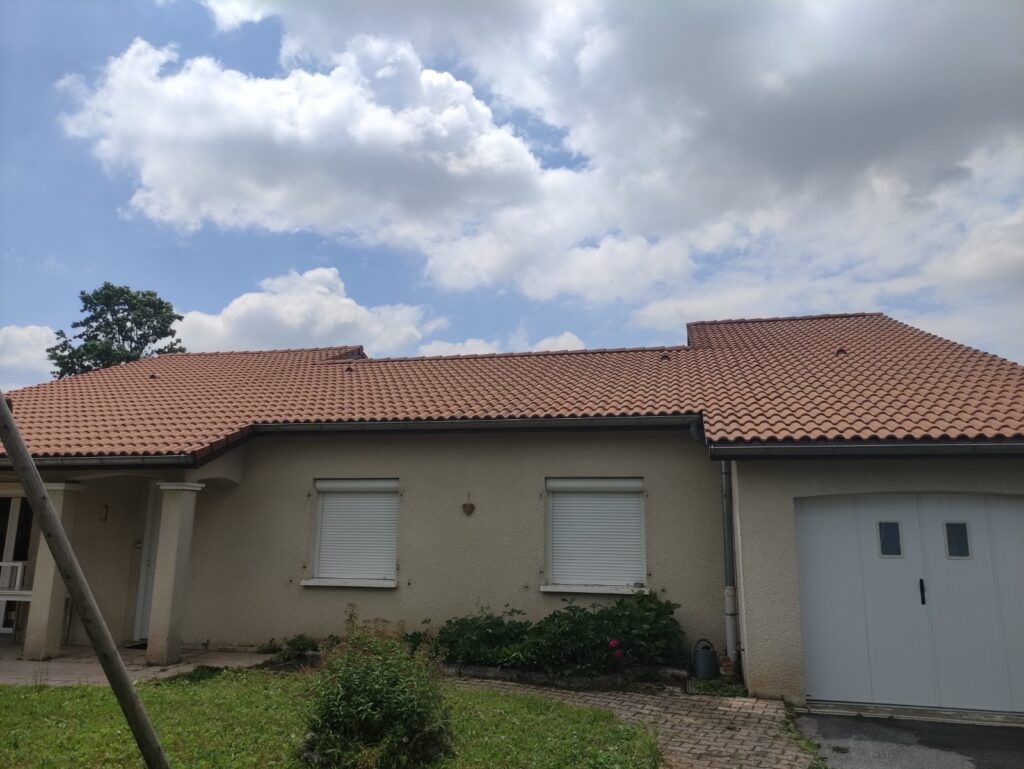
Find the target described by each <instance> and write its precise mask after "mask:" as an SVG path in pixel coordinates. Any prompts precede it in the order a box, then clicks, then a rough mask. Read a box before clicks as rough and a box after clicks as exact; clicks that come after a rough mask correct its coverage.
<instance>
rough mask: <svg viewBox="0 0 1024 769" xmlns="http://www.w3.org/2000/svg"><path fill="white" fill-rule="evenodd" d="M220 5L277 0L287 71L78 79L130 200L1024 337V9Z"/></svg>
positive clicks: (758, 308) (735, 311)
mask: <svg viewBox="0 0 1024 769" xmlns="http://www.w3.org/2000/svg"><path fill="white" fill-rule="evenodd" d="M205 4H206V5H207V6H208V7H209V8H210V10H211V12H212V14H213V16H214V18H215V20H216V23H217V25H218V27H219V28H221V29H223V30H229V29H233V28H235V27H237V26H239V25H241V24H245V23H250V22H257V21H260V20H262V19H265V18H268V17H271V16H276V17H278V20H279V21H280V23H281V26H282V29H283V33H284V37H283V40H282V45H281V50H280V61H281V63H282V65H283V69H285V70H286V71H287V74H285V75H281V76H279V77H273V78H257V77H251V76H248V75H245V74H243V73H241V72H238V71H234V70H231V69H229V68H226V67H225V66H223V65H222V64H220V63H218V62H215V61H213V60H210V59H206V58H196V59H191V60H189V61H186V62H184V63H183V64H182V65H181V66H180V67H179V66H178V64H177V60H176V54H175V53H174V51H173V49H156V48H154V47H152V46H150V45H149V44H148V43H145V42H143V41H136V42H135V43H134V44H133V45H132V46H131V47H130V48H129V49H128V50H127V51H125V52H124V53H123V54H121V55H120V56H118V57H115V58H113V59H112V60H111V61H110V62H109V63H108V65H107V67H106V68H105V70H104V71H103V73H102V75H101V77H100V78H99V80H98V81H96V82H95V83H92V84H89V83H86V82H85V81H83V80H81V79H74V78H73V79H70V80H67V81H65V87H66V89H67V90H68V92H69V93H70V94H72V95H73V96H74V97H75V98H76V99H77V105H76V107H75V108H74V109H73V110H72V112H71V113H70V114H69V115H68V116H67V118H66V120H65V128H66V130H67V132H68V133H69V134H70V135H72V136H76V137H79V138H81V139H84V140H86V141H88V142H90V143H91V146H92V148H93V151H94V153H95V154H96V155H97V157H99V158H100V159H101V160H102V161H103V162H104V163H105V164H106V165H107V166H108V167H110V168H111V169H127V170H128V171H129V172H131V173H132V174H134V175H135V178H136V191H135V194H134V196H133V198H132V201H131V208H132V210H134V211H136V212H137V213H139V214H141V215H145V216H147V217H150V218H153V219H156V220H158V221H164V222H169V223H172V224H174V225H176V226H180V227H184V228H187V229H188V228H195V227H199V226H202V225H203V224H205V223H212V224H214V225H217V226H220V227H228V228H233V227H234V228H237V227H254V228H261V229H265V230H270V231H275V232H281V231H296V230H306V231H313V232H317V233H321V234H325V235H328V236H332V237H340V238H346V239H351V240H355V241H359V242H362V243H368V244H383V245H386V246H391V247H398V248H401V249H406V250H410V251H413V252H418V253H419V254H421V255H422V258H423V263H424V272H425V274H426V276H427V277H428V278H429V279H430V280H431V281H433V282H434V283H435V284H436V285H437V286H439V287H441V288H444V289H449V290H469V289H477V288H480V287H488V286H489V287H495V288H504V287H506V286H512V287H514V288H515V289H516V290H518V291H520V292H522V293H523V294H525V295H527V296H529V297H531V298H535V299H542V300H552V299H556V298H560V297H565V296H569V297H579V298H582V299H583V300H585V301H586V302H588V303H601V302H604V303H610V302H617V303H624V304H625V305H627V307H629V308H631V310H632V311H633V316H634V321H635V322H636V323H637V324H640V325H644V326H650V327H655V328H658V329H664V330H666V331H669V330H671V331H672V332H673V333H674V334H676V335H679V336H681V335H682V329H683V323H684V322H685V321H686V320H693V319H697V318H699V317H711V318H714V317H722V316H724V315H746V316H749V315H755V314H791V313H796V312H809V311H837V310H846V309H884V310H887V311H890V312H894V313H896V314H902V316H903V317H908V318H909V317H911V316H913V317H917V316H920V317H924V318H927V319H938V320H941V319H942V318H948V319H953V318H956V319H960V320H959V321H958V322H957V323H956V324H955V325H954V330H960V331H961V332H962V333H964V334H967V333H970V334H972V336H967V337H963V338H965V339H966V341H974V342H976V343H978V344H981V343H983V342H984V344H994V345H997V346H998V349H999V350H1000V351H1002V352H1003V353H1004V354H1013V355H1016V356H1017V357H1020V356H1021V347H1020V345H1021V344H1024V343H1020V342H1015V341H1014V337H1012V336H1010V335H1006V334H1004V335H1002V336H1000V337H999V338H998V339H997V340H996V341H992V340H993V339H995V337H993V336H992V335H991V334H986V332H985V331H984V329H985V328H989V327H992V326H994V325H998V321H997V320H996V319H995V317H996V316H994V315H993V314H992V312H993V310H995V311H996V312H997V313H998V314H1002V315H1006V313H1008V312H1011V313H1012V310H1013V309H1014V306H1013V302H1014V299H1013V297H1014V296H1015V295H1019V293H1020V292H1021V291H1022V290H1024V286H1022V283H1024V279H1022V277H1021V273H1020V270H1019V269H1018V266H1019V262H1020V250H1021V239H1022V233H1021V230H1020V226H1019V223H1018V224H1015V222H1018V221H1019V218H1020V216H1021V215H1022V212H1024V205H1022V202H1021V194H1020V190H1021V189H1022V188H1024V152H1022V151H1021V146H1022V145H1021V141H1022V137H1024V60H1022V59H1021V58H1020V57H1016V56H1011V55H1008V54H1007V53H1006V52H1007V51H1013V50H1016V49H1017V48H1018V47H1019V40H1018V39H1017V38H1018V37H1019V34H1018V30H1019V29H1020V28H1021V26H1022V25H1024V5H1021V4H1019V3H986V4H982V5H980V6H977V5H968V4H964V3H960V2H956V0H939V2H917V1H916V0H912V1H911V2H907V3H900V4H896V5H893V4H892V3H888V2H883V1H881V0H879V1H877V2H861V1H859V0H858V1H857V2H854V1H853V0H848V1H847V2H833V3H827V4H822V3H819V2H792V3H782V4H778V3H776V4H763V5H759V6H756V7H753V8H750V7H743V8H739V7H737V6H733V5H729V4H707V3H675V4H667V3H621V2H613V1H612V0H584V1H583V2H579V1H576V0H573V1H571V2H570V1H569V0H566V1H565V2H557V1H556V2H551V1H547V0H529V1H526V2H520V3H504V4H501V5H500V6H498V7H495V6H494V5H493V4H487V3H476V4H466V3H464V2H461V0H439V1H438V2H436V3H430V4H419V3H416V4H410V3H407V2H402V1H401V0H380V2H375V3H372V4H365V3H358V4H357V3H337V2H333V0H288V2H284V0H205ZM423 62H452V63H453V64H454V66H453V67H452V69H453V70H454V71H457V72H458V73H459V74H458V77H455V76H452V75H450V74H447V73H444V72H441V71H439V70H436V69H432V68H431V67H429V66H424V64H423ZM435 66H440V65H435ZM485 100H486V101H485ZM524 116H525V117H524ZM510 121H516V122H517V126H515V127H513V126H510V125H506V123H507V122H510ZM531 121H532V124H536V125H541V126H542V127H543V128H544V131H546V132H548V133H549V134H551V136H553V137H554V138H550V137H543V138H540V139H538V138H537V136H533V135H531V133H535V132H533V131H532V129H531ZM542 133H543V132H542ZM542 145H544V146H543V147H542ZM544 147H546V148H547V149H544ZM552 150H553V154H554V156H555V158H554V160H552V159H551V158H550V157H547V159H545V157H546V156H545V152H547V153H548V154H549V155H550V154H552V153H551V151H552ZM559 157H561V158H562V160H564V159H565V158H568V157H571V158H573V163H561V162H560V160H559ZM542 161H543V162H542ZM559 166H561V167H559ZM979 265H980V266H979ZM1015 292H1016V294H1015ZM966 319H970V320H969V321H968V320H966ZM933 325H934V323H933ZM969 329H971V330H970V331H968V330H969ZM1017 336H1018V338H1019V337H1020V335H1017ZM469 341H470V340H467V342H463V343H459V344H467V343H468V342H469ZM499 341H500V340H497V341H488V340H479V339H477V340H476V342H477V343H484V344H498V343H499Z"/></svg>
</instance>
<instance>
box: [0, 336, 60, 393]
mask: <svg viewBox="0 0 1024 769" xmlns="http://www.w3.org/2000/svg"><path fill="white" fill-rule="evenodd" d="M56 341H57V338H56V333H55V332H54V330H53V329H52V328H50V327H49V326H0V390H3V391H4V392H6V391H8V390H13V389H15V388H18V387H24V386H25V385H30V384H36V383H38V382H44V381H46V380H47V379H49V374H50V370H51V369H52V368H53V364H52V363H51V362H50V361H49V359H48V358H47V357H46V348H47V347H52V346H53V345H54V344H55V343H56Z"/></svg>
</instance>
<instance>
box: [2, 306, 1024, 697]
mask: <svg viewBox="0 0 1024 769" xmlns="http://www.w3.org/2000/svg"><path fill="white" fill-rule="evenodd" d="M10 398H11V400H12V402H13V408H14V414H15V416H16V418H17V419H18V421H19V423H20V426H21V429H22V432H23V434H24V435H25V437H26V440H27V442H28V444H29V447H30V449H31V450H32V452H33V454H34V456H35V457H36V458H37V461H38V464H39V467H40V469H41V471H42V473H43V476H44V480H46V481H47V482H48V484H49V489H50V494H51V498H52V499H53V502H54V504H55V506H56V508H57V509H58V511H59V512H60V513H61V515H62V516H63V519H64V521H65V525H66V526H67V528H68V529H69V531H70V533H71V537H72V541H73V544H74V546H75V548H76V550H77V552H78V554H79V557H80V559H81V562H82V566H83V568H84V570H85V572H86V575H87V577H88V578H89V580H90V582H91V585H92V587H93V590H94V592H95V593H96V595H97V598H98V601H99V604H100V607H101V609H102V611H103V613H104V615H105V617H106V619H107V621H108V623H109V625H110V627H111V630H112V632H113V634H114V636H115V638H116V639H117V640H118V641H120V642H121V643H131V642H133V641H138V640H141V639H147V640H148V649H147V655H148V658H149V660H150V661H151V662H153V663H155V664H166V663H168V662H171V661H173V660H175V659H176V658H177V657H178V656H179V653H180V649H181V648H182V646H197V645H210V646H211V647H236V646H249V645H253V644H257V643H260V642H263V641H266V640H268V639H270V638H272V637H273V638H278V639H280V638H282V637H284V636H289V635H292V634H295V633H298V632H307V633H311V634H320V635H326V634H328V633H331V632H337V631H339V629H340V628H341V627H342V625H343V621H344V617H345V615H346V613H347V612H348V611H349V609H350V607H354V608H355V609H356V610H357V611H358V613H359V616H360V617H361V618H363V619H379V620H382V621H387V622H390V623H392V624H393V626H394V627H406V628H409V629H413V628H418V627H420V626H421V625H420V623H421V622H422V621H423V620H425V619H430V620H431V621H432V622H433V623H434V624H435V626H436V625H437V624H439V623H441V622H443V621H444V620H445V619H446V618H448V617H451V616H455V615H464V614H468V613H472V612H474V611H476V610H477V609H478V608H479V607H481V606H487V607H491V608H492V609H495V610H501V609H502V607H504V606H506V605H509V606H512V607H515V608H518V609H521V610H523V611H525V612H527V613H528V614H530V615H534V616H539V615H543V614H545V613H548V612H550V611H552V610H554V609H556V608H558V607H560V606H561V605H562V601H563V600H564V599H567V598H573V599H576V600H579V601H583V602H587V603H590V602H592V601H604V600H609V599H610V598H613V597H614V596H616V595H620V594H623V593H627V592H630V591H633V590H636V589H647V590H657V591H664V594H665V595H666V596H667V597H669V598H671V599H672V600H674V601H676V602H678V603H679V604H681V608H680V609H679V611H678V613H679V618H680V621H681V622H682V624H683V627H684V629H685V630H686V632H687V634H688V637H689V638H690V640H691V642H692V641H695V640H697V639H699V638H707V639H710V640H711V641H712V642H713V643H714V644H715V645H716V646H717V647H718V648H719V649H722V650H725V651H726V652H728V653H729V654H730V656H732V657H733V658H734V659H735V660H736V661H737V662H738V663H741V664H742V668H743V671H744V675H745V678H746V681H747V684H748V686H749V688H750V690H751V691H752V692H753V693H755V694H757V695H764V696H781V697H785V698H787V699H788V700H790V701H793V702H797V703H802V702H805V701H806V700H811V701H814V702H819V703H822V702H852V703H884V704H893V705H905V706H915V707H941V708H945V709H962V710H986V711H1006V712H1022V711H1024V655H1022V654H1021V653H1020V651H1021V649H1024V367H1022V366H1020V365H1018V364H1016V363H1012V362H1010V361H1007V360H1004V359H1001V358H998V357H995V356H993V355H989V354H986V353H982V352H979V351H977V350H974V349H971V348H969V347H965V346H963V345H960V344H956V343H954V342H951V341H947V340H944V339H941V338H939V337H936V336H933V335H931V334H928V333H925V332H923V331H920V330H918V329H915V328H913V327H910V326H908V325H905V324H903V323H900V322H898V321H896V320H893V319H891V318H889V317H886V316H885V315H881V314H853V315H829V316H816V317H801V318H779V319H768V320H741V321H721V322H705V323H694V324H691V325H689V326H688V344H687V345H686V346H678V347H659V348H646V349H623V350H587V351H579V352H552V353H523V354H498V355H480V356H462V357H441V358H393V359H370V358H367V357H366V356H365V355H364V354H363V352H362V350H361V348H358V347H337V348H325V349H313V350H280V351H270V352H237V353H235V352H232V353H199V354H174V355H163V356H159V357H155V358H150V359H147V360H142V361H139V362H137V363H132V364H128V365H123V366H118V367H116V368H112V369H107V370H103V371H96V372H92V373H88V374H84V375H80V376H75V377H70V378H68V379H65V380H62V381H55V382H49V383H47V384H42V385H38V386H35V387H28V388H24V389H21V390H18V391H15V392H12V393H10ZM20 496H21V491H20V488H19V487H18V485H17V483H16V482H15V480H14V476H13V474H12V473H11V472H10V466H9V463H6V464H2V465H0V523H2V524H4V526H5V527H6V529H4V528H3V527H0V536H3V537H4V539H3V540H2V541H3V543H4V545H3V550H2V552H0V556H2V558H0V560H3V561H5V562H7V565H5V566H4V567H2V568H3V570H4V571H3V573H2V575H0V576H2V577H3V580H2V581H3V587H4V592H0V601H7V603H6V609H5V610H4V612H3V618H4V619H3V622H4V623H5V624H4V628H5V629H8V630H9V629H11V623H12V618H13V617H14V615H15V614H19V615H21V617H22V622H23V624H24V655H25V656H27V657H29V658H32V659H43V658H48V657H51V656H53V655H56V654H58V653H59V650H60V645H61V643H62V642H66V641H68V640H70V641H72V642H79V643H80V642H83V641H84V636H83V633H82V631H81V628H80V627H79V626H78V624H77V620H76V619H75V618H74V617H73V616H70V615H69V612H68V610H67V609H66V608H65V597H64V591H63V588H62V586H61V584H60V580H59V579H58V578H57V577H56V576H55V574H54V567H53V563H52V560H51V559H50V557H49V553H48V551H47V550H46V548H45V547H42V548H40V547H39V544H38V541H37V540H38V534H37V532H36V531H35V530H34V528H33V527H32V526H31V516H30V511H28V509H27V504H26V503H25V502H24V500H22V499H21V498H20ZM15 562H16V563H15ZM16 602H17V603H16ZM0 605H3V604H0ZM26 606H27V607H28V610H27V612H25V611H24V609H25V607H26ZM13 607H20V610H19V611H17V612H16V611H14V608H13Z"/></svg>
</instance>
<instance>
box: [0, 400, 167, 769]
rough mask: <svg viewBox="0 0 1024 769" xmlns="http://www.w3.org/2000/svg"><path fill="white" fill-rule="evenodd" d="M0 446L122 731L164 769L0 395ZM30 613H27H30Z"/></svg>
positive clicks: (154, 766) (153, 767) (154, 768)
mask: <svg viewBox="0 0 1024 769" xmlns="http://www.w3.org/2000/svg"><path fill="white" fill-rule="evenodd" d="M0 442H2V443H3V445H4V448H5V449H6V450H7V456H8V457H9V458H10V460H11V466H12V467H13V468H14V474H15V475H16V476H17V478H18V482H19V483H20V484H21V487H22V489H24V491H25V496H26V497H28V501H29V503H30V504H31V505H32V510H33V511H34V512H35V516H36V520H37V521H38V522H39V530H40V531H41V532H42V533H43V536H44V537H45V538H46V544H47V545H49V547H50V552H51V553H53V560H54V563H56V565H57V571H59V572H60V575H61V577H62V578H63V579H64V585H65V586H66V587H67V590H68V594H69V595H70V596H71V601H72V603H73V604H74V606H75V609H76V610H77V611H78V615H79V617H80V618H81V620H82V625H83V626H84V627H85V632H86V633H88V635H89V640H90V641H91V642H92V648H93V649H95V651H96V656H97V657H99V660H100V665H102V666H103V672H104V673H106V675H107V680H108V681H109V682H110V688H111V689H113V690H114V696H115V697H117V704H118V705H120V706H121V710H122V711H123V712H124V717H125V718H127V719H128V726H129V727H131V730H132V734H133V735H134V736H135V742H136V744H137V745H138V746H139V751H141V753H142V757H143V758H144V759H145V761H146V766H147V767H148V768H149V769H170V767H171V765H170V763H169V762H168V760H167V756H166V755H165V754H164V750H163V748H162V747H160V740H158V739H157V736H156V732H155V731H154V730H153V724H151V723H150V721H149V717H148V716H147V715H146V709H145V708H144V707H143V706H142V700H140V699H139V693H138V692H137V691H135V687H134V686H132V680H131V678H129V677H128V669H127V668H126V667H125V666H124V661H123V660H122V659H121V655H119V654H118V653H117V647H116V646H115V645H114V638H113V636H111V635H110V630H109V629H108V628H107V623H106V622H104V621H103V615H102V614H100V607H99V605H98V604H97V603H96V598H95V597H94V596H93V594H92V590H90V589H89V584H88V583H87V582H86V581H85V575H84V574H83V573H82V567H81V566H80V565H79V564H78V559H77V558H76V557H75V551H74V550H72V549H71V542H70V541H69V540H68V535H67V533H65V531H64V526H63V525H61V522H60V518H59V517H58V516H57V513H56V511H55V510H54V509H53V503H52V502H50V497H49V495H47V493H46V487H45V486H44V485H43V479H42V478H41V477H40V476H39V470H38V468H37V467H36V465H35V462H33V461H32V455H31V454H29V452H28V448H26V446H25V441H24V440H22V438H21V433H20V432H19V431H18V425H17V424H16V423H15V421H14V416H13V414H11V408H10V406H9V405H8V401H7V399H6V398H5V397H4V394H3V393H2V392H0ZM30 611H31V609H30Z"/></svg>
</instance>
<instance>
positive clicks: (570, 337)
mask: <svg viewBox="0 0 1024 769" xmlns="http://www.w3.org/2000/svg"><path fill="white" fill-rule="evenodd" d="M584 347H586V345H585V344H584V343H583V340H582V339H580V338H579V337H578V336H576V335H575V334H574V333H572V332H571V331H563V332H562V333H561V334H558V335H557V336H546V337H544V338H543V339H541V340H539V341H537V342H535V343H534V344H533V345H532V347H531V348H530V349H532V350H534V351H535V352H540V351H543V350H582V349H583V348H584Z"/></svg>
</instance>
